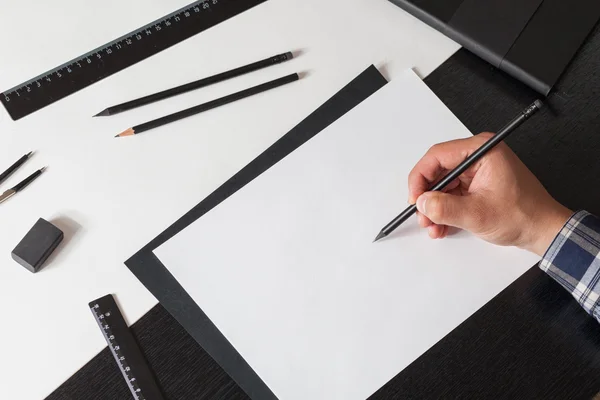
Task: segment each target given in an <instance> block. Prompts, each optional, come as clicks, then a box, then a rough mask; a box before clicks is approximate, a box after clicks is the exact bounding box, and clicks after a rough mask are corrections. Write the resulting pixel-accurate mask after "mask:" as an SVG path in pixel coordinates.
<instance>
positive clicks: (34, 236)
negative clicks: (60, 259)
mask: <svg viewBox="0 0 600 400" xmlns="http://www.w3.org/2000/svg"><path fill="white" fill-rule="evenodd" d="M63 237H64V234H63V232H62V231H61V230H60V229H58V228H57V227H56V226H54V225H52V224H51V223H50V222H48V221H46V220H45V219H43V218H40V219H39V220H38V221H37V222H36V223H35V225H33V227H32V228H31V229H30V230H29V232H27V234H26V235H25V237H24V238H23V240H21V241H20V242H19V244H18V245H17V247H15V249H14V250H13V251H12V253H11V256H12V258H13V260H15V261H16V262H17V263H19V264H20V265H22V266H23V267H25V268H26V269H27V270H29V271H30V272H33V273H36V272H38V271H39V270H40V269H41V268H42V265H43V264H44V262H45V261H46V260H47V259H48V257H50V254H52V253H53V252H54V250H55V249H56V248H57V247H58V245H59V244H60V242H61V241H62V240H63Z"/></svg>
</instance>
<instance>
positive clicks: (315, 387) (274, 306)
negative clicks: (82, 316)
mask: <svg viewBox="0 0 600 400" xmlns="http://www.w3.org/2000/svg"><path fill="white" fill-rule="evenodd" d="M469 135H470V133H469V132H468V131H467V129H466V128H465V127H464V126H463V125H462V124H461V123H460V122H459V121H458V120H457V118H456V117H454V116H453V115H452V113H451V112H450V111H449V110H448V109H447V108H446V107H445V106H444V105H443V104H442V102H441V101H440V100H438V99H437V98H436V97H435V95H434V94H433V93H432V92H431V91H430V90H429V89H428V88H427V86H426V85H425V84H424V83H423V82H421V80H420V79H419V78H418V77H417V76H416V75H415V74H414V73H413V72H412V71H406V73H404V74H403V75H402V76H401V77H399V78H398V79H395V80H394V81H393V82H391V83H389V84H387V85H386V86H385V87H384V88H382V89H381V90H379V91H378V92H377V93H375V94H373V95H372V96H371V97H370V98H369V99H367V100H366V101H364V102H363V103H362V104H360V105H359V106H357V107H356V108H355V109H354V110H353V111H351V112H350V113H348V114H347V115H346V116H344V117H342V118H341V119H339V120H338V121H337V122H336V123H334V124H333V125H331V126H330V127H329V128H327V129H325V130H324V131H323V132H321V133H320V134H318V135H317V136H316V137H315V138H313V139H312V140H310V141H309V142H308V143H306V144H305V145H303V146H302V147H301V148H299V149H298V150H296V151H295V152H293V153H292V154H291V155H289V156H288V157H287V158H285V159H284V160H283V161H281V162H280V163H279V164H277V165H275V166H274V167H272V168H271V169H270V170H268V171H267V172H265V173H264V174H262V175H261V176H260V177H258V178H257V179H256V180H254V181H253V182H252V183H250V184H249V185H247V186H246V187H245V188H243V189H241V190H240V191H239V192H238V193H236V194H235V195H233V196H232V197H230V198H229V199H227V200H226V201H224V202H223V203H222V204H220V205H219V206H218V207H216V208H215V209H213V210H212V211H211V212H209V213H208V214H206V215H205V216H203V217H202V218H200V219H199V220H197V221H196V222H195V223H193V224H192V225H191V226H189V227H188V228H187V229H186V230H184V231H182V232H181V233H180V234H179V235H177V236H175V237H174V238H172V239H171V240H169V241H168V242H167V243H165V244H164V245H163V246H161V247H160V248H158V249H157V250H156V255H157V256H158V257H159V258H160V260H161V261H162V262H163V263H164V265H165V266H166V267H167V268H168V269H169V271H170V272H171V273H172V274H173V275H174V276H175V278H177V280H178V281H179V283H180V284H181V285H182V286H183V287H184V288H185V290H186V291H187V292H188V293H189V294H190V295H191V296H192V298H193V299H194V300H195V301H196V303H197V304H198V305H199V306H200V308H202V310H203V311H204V312H205V313H206V314H207V315H208V316H209V317H210V318H211V320H212V321H213V322H214V324H215V325H216V326H217V327H218V328H219V329H220V330H221V332H222V333H223V334H224V335H225V336H226V337H227V339H229V341H230V342H231V343H232V344H233V345H234V346H235V348H236V349H237V350H238V351H239V353H240V354H241V355H242V356H243V357H244V358H245V359H246V361H247V362H248V363H249V364H250V365H251V366H252V368H253V369H254V370H255V371H256V372H257V373H258V375H259V376H260V377H261V378H262V379H263V380H264V381H265V383H266V384H267V385H268V386H269V387H270V388H271V390H272V391H273V392H274V393H275V395H276V396H278V397H279V398H280V399H281V400H287V399H298V400H307V399H311V400H315V399H328V400H331V399H344V400H349V399H364V398H366V397H368V396H369V395H371V394H372V393H373V392H375V391H376V390H377V389H379V388H380V387H381V386H383V385H384V384H385V383H386V382H387V381H388V380H389V379H391V378H392V377H394V376H395V375H396V374H398V373H399V372H400V371H401V370H402V369H404V368H405V367H407V366H408V365H409V364H410V363H411V362H412V361H414V360H415V359H416V358H417V357H419V356H420V355H421V354H423V353H424V352H425V351H426V350H427V349H428V348H430V347H431V346H432V345H433V344H435V343H436V342H437V341H438V340H440V339H441V338H442V337H444V336H445V335H446V334H448V333H449V332H450V331H451V330H452V329H454V328H455V327H456V326H457V325H459V324H460V323H461V322H462V321H464V320H465V319H466V318H467V317H469V315H470V314H472V313H473V312H474V311H476V310H477V309H478V308H480V307H481V306H483V305H484V304H485V303H486V302H487V301H488V300H490V299H491V298H492V297H493V296H494V295H496V294H497V293H499V292H500V291H501V290H502V289H503V288H505V287H506V286H508V285H509V284H510V283H511V282H512V281H513V280H515V279H516V278H517V277H518V276H519V275H521V274H522V273H523V272H524V271H525V270H526V269H528V268H529V267H531V265H533V263H534V262H535V261H536V258H535V257H533V256H531V255H528V254H526V253H525V252H521V251H518V250H514V249H507V248H500V247H495V246H493V245H490V244H487V243H484V242H483V241H480V240H478V239H476V238H474V237H471V236H470V235H468V234H466V233H459V234H458V235H456V236H455V237H452V238H449V239H447V240H437V241H432V240H430V239H429V238H428V237H427V234H426V232H424V231H420V230H419V229H418V228H417V225H416V218H413V219H412V220H411V221H410V222H408V223H406V224H405V225H404V226H403V227H402V228H401V229H399V230H398V231H397V232H396V233H395V234H394V235H393V236H390V237H389V238H388V239H387V240H385V241H382V242H379V243H376V244H373V243H372V241H373V238H374V237H375V235H376V234H377V233H378V232H379V230H380V228H381V227H382V226H383V225H385V224H386V223H387V222H389V221H390V219H391V218H393V217H394V216H396V215H397V214H398V213H399V212H400V211H401V210H402V209H404V207H405V206H406V199H407V195H408V193H407V187H406V186H407V185H406V181H407V174H408V172H409V171H410V169H411V168H412V166H413V165H414V164H415V162H416V161H417V160H418V159H419V158H420V157H421V156H422V155H423V154H424V153H425V151H426V150H427V149H428V148H429V147H430V146H431V145H432V144H434V143H437V142H441V141H446V140H450V139H455V138H459V137H467V136H469ZM432 368H435V366H434V365H432Z"/></svg>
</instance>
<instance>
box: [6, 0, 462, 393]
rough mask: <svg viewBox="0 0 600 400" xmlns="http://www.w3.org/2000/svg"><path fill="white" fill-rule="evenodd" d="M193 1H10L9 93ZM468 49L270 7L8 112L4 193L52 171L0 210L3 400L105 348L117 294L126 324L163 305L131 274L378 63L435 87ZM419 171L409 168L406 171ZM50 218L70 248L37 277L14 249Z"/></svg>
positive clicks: (409, 25) (303, 8)
mask: <svg viewBox="0 0 600 400" xmlns="http://www.w3.org/2000/svg"><path fill="white" fill-rule="evenodd" d="M190 2H191V0H160V1H159V0H150V1H148V0H145V1H144V0H129V1H127V2H125V3H124V2H122V1H118V0H105V1H103V2H81V1H75V0H54V1H52V2H42V1H36V2H34V3H33V4H32V2H21V1H16V0H0V10H2V23H0V90H1V91H3V90H6V89H9V88H11V87H13V86H15V85H17V84H20V83H21V82H23V81H25V80H28V79H30V78H32V77H34V76H37V75H38V74H40V73H42V72H44V71H46V70H48V69H51V68H54V67H55V66H57V65H59V64H62V63H63V62H65V61H67V60H69V59H72V58H74V57H77V56H79V55H80V54H83V53H85V52H87V51H89V50H91V49H93V48H95V47H97V46H100V45H102V44H104V43H106V42H108V41H110V40H112V39H114V38H116V37H118V36H120V35H122V34H124V33H126V32H129V31H132V30H134V29H136V28H138V27H140V26H142V25H144V24H146V23H148V22H150V21H152V20H154V19H157V18H159V17H161V16H163V15H165V14H168V13H169V12H172V11H174V10H175V9H177V8H180V7H182V6H184V5H186V4H188V3H190ZM458 48H459V46H458V45H457V44H456V43H454V42H452V41H451V40H449V39H447V38H446V37H444V36H443V35H441V34H439V33H438V32H436V31H434V30H433V29H431V28H429V27H427V26H426V25H425V24H423V23H421V22H419V21H417V20H416V19H414V18H413V17H411V16H409V15H408V14H406V13H404V12H403V11H402V10H400V9H399V8H397V7H396V6H394V5H393V4H391V3H389V2H388V1H387V0H328V1H322V0H269V1H267V2H266V3H264V4H262V5H259V6H257V7H256V8H254V9H252V10H250V11H247V12H245V13H243V14H241V15H239V16H237V17H234V18H233V19H231V20H229V21H226V22H225V23H222V24H220V25H218V26H216V27H214V28H212V29H210V30H208V31H206V32H203V33H201V34H199V35H197V36H195V37H194V38H192V39H189V40H187V41H185V42H183V43H180V44H178V45H177V46H175V47H173V48H171V49H168V50H166V51H163V52H162V53H160V54H158V55H156V56H154V57H152V58H150V59H148V60H145V61H143V62H141V63H139V64H137V65H135V66H133V67H130V68H128V69H126V70H124V71H122V72H120V73H118V74H117V75H114V76H112V77H110V78H108V79H105V80H103V81H101V82H100V83H97V84H95V85H93V86H91V87H88V88H87V89H84V90H83V91H80V92H78V93H76V94H75V95H72V96H69V97H67V98H66V99H63V100H61V101H59V102H58V103H55V104H53V105H51V106H49V107H47V108H45V109H43V110H41V111H39V112H36V113H34V114H32V115H30V116H28V117H26V118H24V119H22V120H20V121H18V122H13V121H12V120H11V119H10V117H9V115H8V114H7V113H6V111H5V110H4V109H3V108H2V109H0V140H1V142H0V143H1V144H0V170H4V169H5V168H7V167H8V166H9V165H10V164H12V163H13V162H14V161H15V160H17V159H18V158H19V157H20V156H22V155H23V154H25V153H27V152H28V151H30V150H34V151H35V152H36V153H35V155H34V156H33V157H32V158H31V159H30V160H29V161H28V162H27V163H26V164H25V166H24V167H22V168H21V169H20V170H19V171H18V172H17V173H16V174H15V175H13V176H12V177H11V178H10V179H9V180H8V181H6V182H5V183H4V184H3V185H2V187H1V188H0V189H6V188H8V187H11V186H12V185H14V184H15V183H16V182H18V181H20V180H21V179H23V178H24V177H25V176H27V175H28V174H29V173H31V172H33V171H34V170H35V169H37V168H39V167H42V166H45V165H47V166H48V170H47V171H46V172H45V173H44V175H42V177H41V178H39V179H38V180H37V181H36V182H35V183H33V184H32V185H31V186H29V187H28V188H27V189H26V190H24V191H23V192H22V193H19V194H18V195H16V196H15V197H14V198H12V199H10V200H8V201H7V202H5V203H3V204H2V205H0V227H1V229H0V315H1V316H2V320H1V322H0V324H1V327H2V330H1V332H0V342H1V343H2V344H3V349H2V357H0V398H2V399H19V400H30V399H32V400H39V399H43V398H45V397H46V396H47V395H49V394H50V393H51V392H52V391H53V390H54V389H56V388H57V387H58V386H60V384H61V383H62V382H64V381H65V380H67V379H68V378H69V377H70V376H71V375H72V374H73V373H75V372H76V371H77V370H78V369H79V368H81V367H82V366H83V365H85V363H87V362H88V361H89V360H90V359H91V358H93V357H94V356H95V355H96V354H97V353H98V352H99V351H100V350H102V349H103V348H104V347H105V345H106V343H105V341H104V338H103V337H102V335H101V334H100V331H99V329H98V326H97V325H96V322H95V321H94V318H93V317H92V315H91V313H90V311H89V309H88V307H87V304H88V302H90V301H91V300H93V299H95V298H97V297H100V296H103V295H105V294H107V293H113V294H115V295H116V297H117V300H118V302H119V304H120V306H121V309H122V311H123V313H124V314H125V317H126V319H127V321H128V323H129V324H132V323H134V322H135V321H137V320H138V319H139V318H140V317H141V316H142V315H144V313H146V312H147V311H148V310H150V308H152V307H153V306H154V305H155V304H156V302H157V301H156V299H155V298H154V297H153V296H152V295H151V294H150V293H149V292H148V291H147V290H146V289H145V288H144V286H143V285H142V284H141V283H140V282H139V281H138V280H137V279H136V278H135V277H134V276H133V274H131V273H130V272H129V270H128V269H127V268H126V267H125V265H124V264H123V262H124V261H125V260H126V259H127V258H129V257H130V256H131V255H133V254H134V253H135V252H136V251H137V250H139V249H140V248H141V247H142V246H143V245H145V244H146V243H148V242H149V241H150V240H151V239H153V238H154V237H155V236H156V235H157V234H158V233H160V232H161V231H162V230H164V229H165V228H166V227H167V226H169V225H170V224H171V223H172V222H174V221H175V220H176V219H177V218H179V217H180V216H181V215H183V214H184V213H185V212H187V211H188V210H189V209H190V208H192V207H193V206H194V205H195V204H197V203H198V202H199V201H200V200H202V199H203V198H204V197H205V196H207V195H208V194H210V193H211V192H212V191H213V190H214V189H215V188H217V187H218V186H219V185H220V184H221V183H223V182H224V181H225V180H227V179H228V178H229V177H230V176H232V175H233V174H234V173H235V172H237V171H238V170H239V169H240V168H241V167H243V166H244V165H245V164H247V163H248V162H249V161H251V160H252V159H253V158H254V157H255V156H257V155H258V154H260V153H261V152H262V151H263V150H264V149H266V148H267V147H268V146H269V145H270V144H272V143H273V142H274V141H276V140H277V139H278V138H280V137H281V136H282V135H283V134H285V133H286V132H287V131H288V130H289V129H291V128H292V127H293V126H295V125H296V124H297V123H298V122H300V121H301V120H302V119H304V118H305V117H306V116H307V115H308V114H309V113H310V112H312V111H313V110H314V109H315V108H317V107H318V106H319V105H321V104H322V103H323V102H324V101H325V100H327V99H328V98H329V97H330V96H332V95H333V94H334V93H335V92H337V91H338V90H339V89H340V88H341V87H343V86H344V85H345V84H347V83H348V82H349V81H350V80H351V79H353V78H354V77H356V76H357V75H358V74H359V73H360V72H362V71H363V70H364V69H365V68H366V67H367V66H368V65H370V64H375V65H376V66H377V67H378V68H379V69H380V71H382V72H383V73H384V75H385V76H386V77H387V78H388V79H393V78H394V76H395V75H396V74H398V73H399V72H400V71H402V70H404V69H406V68H414V69H415V70H416V71H417V73H418V74H419V75H420V76H422V77H424V76H426V75H427V74H429V73H430V72H431V71H433V70H434V69H435V68H436V67H438V66H439V65H440V64H441V63H442V62H444V61H445V60H446V59H447V58H448V57H449V56H450V55H452V54H453V53H454V52H455V51H456V50H457V49H458ZM289 50H293V51H294V52H295V53H296V54H298V53H300V54H299V55H298V57H297V58H296V59H294V60H293V61H291V62H287V63H285V64H281V65H278V66H276V67H271V68H268V69H265V70H262V71H259V72H255V73H253V74H250V75H247V76H244V77H240V78H236V79H234V80H231V81H228V82H224V83H220V84H218V85H215V86H212V87H208V88H205V89H201V90H199V91H196V92H193V93H189V94H186V95H183V96H179V97H177V98H174V99H171V100H167V101H165V102H162V103H159V104H154V105H151V106H148V107H145V108H142V109H139V110H135V111H132V112H128V113H124V114H120V115H118V116H115V117H111V118H91V116H92V115H94V114H96V113H97V112H99V111H101V110H102V109H104V108H106V107H107V106H109V105H113V104H116V103H119V102H122V101H126V100H129V99H131V98H134V97H138V96H141V95H145V94H148V93H151V92H155V91H158V90H161V89H163V88H168V87H171V86H175V85H178V84H181V83H185V82H188V81H192V80H195V79H199V78H201V77H203V76H208V75H211V74H214V73H217V72H222V71H224V70H226V69H229V68H233V67H238V66H240V65H244V64H246V63H249V62H252V61H256V60H258V59H262V58H265V57H268V56H271V55H274V54H277V53H282V52H285V51H289ZM296 71H297V72H307V75H306V76H305V77H304V78H303V79H301V80H300V81H299V82H295V83H293V84H291V85H287V86H285V87H282V88H279V89H276V90H274V91H270V92H267V93H264V94H262V95H259V96H257V97H254V98H251V99H246V100H243V101H242V102H238V103H235V104H231V105H228V106H226V107H221V108H219V109H216V110H213V111H210V112H208V113H205V114H202V115H198V116H195V117H192V118H189V119H186V120H184V121H181V122H178V123H176V124H172V125H169V126H168V127H165V128H162V129H159V130H155V131H152V132H148V133H147V134H143V135H140V136H138V137H133V138H122V139H114V138H113V136H114V135H115V134H117V133H119V132H121V131H122V130H124V129H125V128H128V127H130V126H131V125H134V124H135V123H139V122H143V121H145V120H148V119H152V118H154V117H156V116H157V115H162V114H167V113H170V112H173V111H176V110H180V109H183V108H187V107H190V106H192V105H195V104H199V103H202V102H204V101H208V100H210V99H213V98H216V97H220V96H223V95H225V94H229V93H231V92H234V91H238V90H241V89H243V88H246V87H249V86H252V85H255V84H258V83H261V82H264V81H267V80H271V79H274V78H277V77H279V76H283V75H286V74H288V73H292V72H296ZM407 172H408V171H407ZM40 217H43V218H45V219H47V220H51V221H54V222H56V224H57V225H58V226H59V227H60V228H62V229H63V230H64V231H65V234H66V237H65V241H64V243H63V245H62V246H61V248H60V249H59V251H58V252H57V253H56V254H55V255H54V256H53V258H52V259H51V260H50V262H49V264H47V265H46V267H45V268H44V269H42V270H41V271H40V272H39V273H37V274H35V275H34V274H31V273H30V272H28V271H27V270H25V269H24V268H23V267H21V266H19V265H18V264H16V263H15V262H14V261H13V260H12V259H11V257H10V252H11V251H12V249H13V248H14V246H15V245H16V244H17V243H18V242H19V240H20V239H21V238H22V237H23V236H24V235H25V233H26V232H27V231H28V230H29V228H30V227H31V226H32V225H33V224H34V222H35V221H36V220H37V219H38V218H40Z"/></svg>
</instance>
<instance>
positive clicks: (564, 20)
mask: <svg viewBox="0 0 600 400" xmlns="http://www.w3.org/2000/svg"><path fill="white" fill-rule="evenodd" d="M390 1H391V2H392V3H394V4H396V5H398V6H399V7H401V8H402V9H404V10H406V11H407V12H409V13H410V14H412V15H414V16H415V17H417V18H419V19H421V20H422V21H423V22H425V23H427V24H429V25H430V26H432V27H433V28H435V29H437V30H439V31H440V32H442V33H444V34H445V35H446V36H448V37H450V38H451V39H453V40H455V41H456V42H458V43H459V44H461V45H462V46H464V47H465V48H466V49H468V50H470V51H471V52H473V53H475V54H476V55H478V56H479V57H481V58H483V59H484V60H486V61H487V62H489V63H490V64H492V65H494V66H495V67H498V68H500V69H501V70H503V71H505V72H507V73H508V74H510V75H511V76H513V77H515V78H516V79H518V80H520V81H522V82H523V83H525V84H526V85H528V86H530V87H531V88H533V89H534V90H536V91H537V92H539V93H541V94H543V95H548V93H549V92H550V90H551V89H552V87H553V86H554V84H555V83H556V82H557V81H558V79H559V77H560V76H561V74H562V72H563V71H564V70H565V68H566V67H567V66H568V65H569V63H570V62H571V60H572V58H573V56H574V55H575V53H576V52H577V50H578V49H579V47H580V46H581V45H582V44H583V42H584V41H585V39H586V37H587V36H588V35H589V33H590V32H591V31H592V29H593V28H594V26H595V25H596V23H597V21H598V18H599V17H600V2H599V1H597V0H577V1H574V2H571V1H564V0H446V1H436V0H390Z"/></svg>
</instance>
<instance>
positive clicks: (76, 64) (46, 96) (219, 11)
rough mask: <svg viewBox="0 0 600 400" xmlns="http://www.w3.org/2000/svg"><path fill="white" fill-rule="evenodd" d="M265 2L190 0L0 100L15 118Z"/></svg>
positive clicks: (2, 95) (24, 84)
mask: <svg viewBox="0 0 600 400" xmlns="http://www.w3.org/2000/svg"><path fill="white" fill-rule="evenodd" d="M265 1H266V0H201V1H195V2H193V3H192V4H190V5H188V6H186V7H183V8H181V9H179V10H177V11H175V12H173V13H171V14H169V15H166V16H164V17H162V18H160V19H158V20H156V21H154V22H151V23H149V24H148V25H146V26H143V27H141V28H139V29H136V30H135V31H133V32H130V33H128V34H126V35H124V36H121V37H120V38H118V39H115V40H113V41H112V42H109V43H107V44H105V45H103V46H101V47H98V48H97V49H94V50H92V51H90V52H88V53H86V54H83V55H81V56H79V57H77V58H75V59H73V60H71V61H68V62H66V63H64V64H62V65H60V66H58V67H56V68H54V69H51V70H50V71H47V72H44V73H43V74H41V75H39V76H36V77H35V78H32V79H30V80H28V81H27V82H23V83H21V84H20V85H17V86H15V87H14V88H11V89H9V90H6V91H4V92H3V93H2V94H1V95H0V102H1V103H2V104H3V105H4V107H5V108H6V110H7V111H8V113H9V114H10V116H11V118H12V119H13V120H15V121H16V120H18V119H20V118H23V117H25V116H27V115H29V114H31V113H33V112H35V111H37V110H39V109H41V108H43V107H46V106H47V105H49V104H52V103H54V102H55V101H58V100H60V99H63V98H65V97H67V96H68V95H70V94H72V93H75V92H77V91H79V90H81V89H83V88H85V87H87V86H90V85H91V84H93V83H95V82H98V81H100V80H102V79H104V78H106V77H107V76H110V75H112V74H114V73H116V72H119V71H121V70H123V69H125V68H127V67H129V66H131V65H133V64H135V63H137V62H139V61H142V60H144V59H146V58H148V57H150V56H152V55H154V54H156V53H159V52H161V51H163V50H164V49H166V48H168V47H171V46H173V45H175V44H177V43H179V42H181V41H183V40H185V39H188V38H190V37H192V36H194V35H196V34H198V33H200V32H202V31H204V30H206V29H208V28H210V27H212V26H215V25H217V24H219V23H221V22H223V21H225V20H227V19H229V18H231V17H233V16H235V15H238V14H240V13H242V12H244V11H246V10H248V9H250V8H252V7H254V6H256V5H258V4H260V3H263V2H265ZM83 34H85V33H83Z"/></svg>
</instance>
